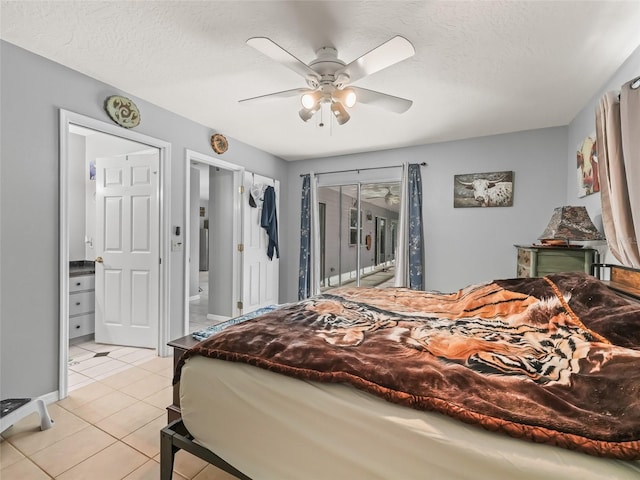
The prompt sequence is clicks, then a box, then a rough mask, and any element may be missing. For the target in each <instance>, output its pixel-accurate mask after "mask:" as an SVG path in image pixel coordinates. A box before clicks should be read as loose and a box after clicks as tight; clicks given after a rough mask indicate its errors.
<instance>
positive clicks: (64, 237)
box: [58, 108, 171, 399]
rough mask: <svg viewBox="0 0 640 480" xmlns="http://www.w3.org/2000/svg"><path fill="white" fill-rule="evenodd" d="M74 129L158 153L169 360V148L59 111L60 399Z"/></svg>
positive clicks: (162, 335)
mask: <svg viewBox="0 0 640 480" xmlns="http://www.w3.org/2000/svg"><path fill="white" fill-rule="evenodd" d="M72 124H73V125H78V126H81V127H85V128H89V129H91V130H95V131H98V132H100V133H104V134H107V135H113V136H116V137H120V138H124V139H127V140H131V141H134V142H138V143H142V144H144V145H148V146H150V147H154V148H157V149H158V150H159V153H160V168H159V170H160V182H159V192H158V202H159V205H158V206H159V211H158V214H159V232H158V234H159V242H160V252H159V253H160V271H159V285H158V303H159V304H158V346H157V352H158V355H159V356H161V357H167V356H169V353H170V352H169V347H168V346H167V342H168V341H169V327H170V324H169V312H170V309H169V305H170V298H169V296H170V292H169V286H170V279H171V276H170V273H171V272H170V261H169V260H170V258H171V255H170V247H171V238H170V229H169V225H170V224H171V217H170V214H171V209H170V206H171V198H170V192H171V188H170V186H171V178H170V174H171V168H170V160H171V144H170V143H169V142H166V141H164V140H160V139H158V138H154V137H150V136H148V135H144V134H142V133H138V132H135V131H131V130H127V129H124V128H121V127H118V126H116V125H114V124H111V123H106V122H103V121H101V120H97V119H95V118H92V117H87V116H85V115H82V114H79V113H75V112H71V111H69V110H64V109H62V108H61V109H60V110H59V144H60V151H59V158H60V178H59V183H60V190H59V202H60V210H59V212H60V219H59V227H60V236H59V249H60V250H59V253H60V259H59V260H60V266H59V272H60V275H59V282H60V312H59V316H60V318H59V323H60V349H59V350H60V365H59V381H58V394H59V397H60V399H62V398H65V397H66V396H67V394H68V362H69V300H68V297H69V181H68V175H69V126H70V125H72Z"/></svg>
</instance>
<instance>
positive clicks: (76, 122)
mask: <svg viewBox="0 0 640 480" xmlns="http://www.w3.org/2000/svg"><path fill="white" fill-rule="evenodd" d="M90 136H91V137H94V138H93V139H92V140H90V141H88V140H87V138H89V137H90ZM89 144H91V146H92V147H91V148H92V149H90V150H91V151H90V152H88V151H87V145H89ZM133 152H136V153H137V154H142V156H143V157H144V158H141V157H140V156H139V155H138V156H137V157H138V158H134V153H133ZM145 155H150V157H153V160H150V158H149V157H145ZM74 158H76V159H77V158H79V162H80V166H78V165H77V164H75V163H74ZM169 158H170V144H168V143H167V142H164V141H162V140H159V139H155V138H152V137H148V136H146V135H142V134H139V133H136V132H132V131H129V130H125V129H122V128H120V127H116V126H115V125H112V124H108V123H105V122H101V121H99V120H95V119H92V118H90V117H85V116H83V115H79V114H75V113H72V112H68V111H65V110H60V268H59V271H60V369H59V372H60V373H59V395H60V398H64V397H66V396H67V393H68V369H67V367H68V362H69V339H70V327H71V326H73V329H74V331H77V330H79V331H80V333H81V334H82V335H92V334H93V332H91V331H90V330H91V326H93V329H94V332H95V327H96V324H95V321H96V316H98V317H99V318H102V322H103V323H104V326H108V327H117V322H115V321H113V320H114V318H118V319H121V318H123V317H121V316H120V315H119V312H121V311H122V310H128V311H129V312H133V314H132V315H131V317H132V318H133V322H134V323H140V325H136V328H135V329H137V327H138V326H144V327H145V329H146V327H147V326H148V327H149V328H148V329H146V333H144V334H143V335H142V339H141V341H143V342H145V344H146V345H147V346H151V347H153V348H155V352H157V355H160V356H167V355H168V354H169V351H168V347H167V346H166V343H167V341H168V338H167V337H168V328H169V323H168V302H169V293H168V280H167V279H168V273H167V268H168V261H164V262H163V261H162V259H163V258H165V259H168V258H169V255H168V251H169V250H168V248H169V235H168V233H169V228H168V225H169V220H168V209H167V208H165V205H166V203H167V202H168V198H167V197H168V192H169V188H168V186H169V179H168V168H167V164H168V159H169ZM109 159H112V160H113V162H114V163H113V164H111V163H109V162H110V160H109ZM117 161H121V162H122V163H123V165H120V166H118V167H117V168H111V167H112V166H115V162H117ZM105 162H106V163H105ZM101 164H102V167H103V171H102V172H101V173H100V174H98V173H96V172H97V170H96V169H99V168H100V165H101ZM134 164H135V165H134ZM105 166H106V167H105ZM105 168H106V169H105ZM125 170H127V173H124V171H125ZM92 176H93V177H94V179H93V180H92V178H91V177H92ZM96 180H98V181H99V182H100V183H101V187H100V188H96V187H95V186H93V188H95V192H96V194H95V197H94V196H93V193H92V192H91V189H90V188H89V186H91V183H90V182H92V181H96ZM75 182H78V183H75ZM127 182H128V183H129V184H131V185H132V186H133V188H134V190H135V188H137V186H139V185H143V184H144V185H146V186H145V188H147V190H148V191H147V193H145V194H144V195H139V196H136V195H133V196H132V195H129V196H128V197H127V198H125V197H124V196H122V195H123V193H122V192H120V197H119V198H117V197H116V196H109V197H108V198H106V197H104V193H105V191H107V190H108V189H107V190H103V189H102V187H105V186H108V187H114V186H116V185H118V184H123V183H127ZM88 185H89V186H88ZM136 192H137V190H136ZM101 194H102V195H103V197H100V195H101ZM125 196H126V195H125ZM134 197H135V198H134ZM79 198H80V199H81V200H78V199H79ZM87 198H88V199H89V201H88V202H87V201H86V199H87ZM92 199H95V200H94V204H95V202H97V203H99V204H100V205H101V206H102V207H105V206H106V210H103V211H102V212H101V213H100V212H98V209H97V208H96V209H95V210H93V207H87V205H88V204H90V203H91V200H92ZM124 204H129V206H130V207H131V208H128V209H127V208H120V206H121V205H124ZM81 205H82V207H81ZM79 210H80V211H79ZM98 215H102V217H100V218H98ZM140 215H142V216H144V219H145V221H141V222H137V221H132V218H133V217H135V218H136V219H140V218H142V217H141V216H140ZM92 221H93V226H92ZM142 226H144V228H142ZM125 227H126V228H130V229H132V231H130V232H129V234H126V232H123V231H122V228H125ZM99 229H102V230H101V231H100V230H99ZM125 237H127V238H128V239H129V240H132V242H133V243H131V244H129V245H127V246H125V245H124V243H120V244H118V242H120V239H124V238H125ZM127 241H128V240H127ZM122 242H124V240H123V241H122ZM96 249H100V252H98V251H97V250H96ZM125 250H127V251H134V252H140V253H142V252H144V255H142V256H144V257H145V258H146V262H147V264H148V265H153V268H152V269H151V270H149V269H146V270H145V268H142V267H140V268H138V267H139V265H138V264H137V263H135V265H133V266H134V269H135V272H131V273H130V274H127V273H126V272H125V271H124V270H123V268H120V267H121V266H118V265H117V261H116V260H115V258H114V257H112V256H111V255H112V254H117V253H119V252H121V251H125ZM107 252H108V254H107ZM94 255H95V256H94ZM105 259H106V261H105ZM137 261H138V258H136V259H132V258H128V259H125V261H124V265H125V266H126V268H131V266H132V262H137ZM71 262H77V263H75V265H78V263H82V267H83V268H84V267H85V266H86V267H87V268H86V269H84V270H83V271H82V272H81V273H82V274H83V275H82V276H81V277H82V279H81V280H79V279H75V280H74V281H72V280H71V277H70V274H71V269H72V263H71ZM96 264H97V265H98V267H99V268H98V269H99V270H100V275H102V277H101V279H100V280H99V281H98V282H96V277H95V276H93V277H92V276H91V273H93V274H94V275H95V272H96V271H97V270H98V269H96ZM92 265H93V269H92V268H91V266H92ZM74 268H75V267H74ZM128 281H130V282H133V283H131V284H126V285H125V283H126V282H128ZM78 283H80V285H77V284H78ZM76 287H77V288H76ZM118 291H119V292H122V291H125V292H129V295H128V298H126V296H124V295H122V296H120V298H119V300H118V302H119V303H118V306H117V309H116V308H115V307H114V305H115V304H114V302H113V299H114V297H113V296H109V295H112V294H114V292H118ZM131 292H134V293H135V292H137V294H135V295H131ZM142 293H144V294H145V295H141V294H142ZM72 295H74V297H72ZM106 297H109V298H106ZM122 302H128V304H127V305H124V304H123V303H122ZM107 307H108V308H107ZM92 310H93V311H92ZM96 313H97V315H96ZM72 319H73V320H72ZM129 320H131V318H130V319H129ZM72 321H73V324H72ZM118 321H120V320H118ZM92 322H94V323H93V325H91V324H92ZM123 326H125V325H123ZM128 326H130V322H129V325H128ZM141 330H142V329H141ZM74 335H75V334H74ZM147 337H148V338H147ZM127 338H128V337H119V338H117V339H116V338H110V337H109V336H108V335H107V336H106V337H104V338H103V341H105V342H108V343H119V344H120V343H122V342H125V343H126V342H127V341H128V340H127ZM137 341H138V340H134V341H132V345H133V344H136V342H137Z"/></svg>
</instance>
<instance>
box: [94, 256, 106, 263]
mask: <svg viewBox="0 0 640 480" xmlns="http://www.w3.org/2000/svg"><path fill="white" fill-rule="evenodd" d="M102 262H104V260H102V257H96V263H102Z"/></svg>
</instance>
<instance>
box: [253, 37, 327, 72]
mask: <svg viewBox="0 0 640 480" xmlns="http://www.w3.org/2000/svg"><path fill="white" fill-rule="evenodd" d="M247 45H250V46H251V47H253V48H255V49H256V50H258V51H259V52H260V53H263V54H264V55H266V56H267V57H269V58H271V59H273V60H275V61H276V62H278V63H280V64H282V65H284V66H285V67H287V68H289V69H290V70H293V71H294V72H296V73H297V74H298V75H302V76H303V77H304V78H305V79H306V80H307V81H309V80H313V81H315V83H316V84H318V83H319V81H320V77H319V75H318V74H317V73H316V72H315V71H314V70H313V69H312V68H311V67H309V66H308V65H307V64H306V63H304V62H303V61H301V60H299V59H297V58H296V57H294V56H293V55H291V54H290V53H289V52H287V51H286V50H285V49H284V48H282V47H281V46H280V45H278V44H277V43H275V42H274V41H273V40H271V39H269V38H266V37H253V38H250V39H249V40H247Z"/></svg>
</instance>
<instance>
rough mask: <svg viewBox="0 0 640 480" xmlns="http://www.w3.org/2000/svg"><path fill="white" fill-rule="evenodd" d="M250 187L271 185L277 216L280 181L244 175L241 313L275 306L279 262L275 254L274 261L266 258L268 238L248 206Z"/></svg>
mask: <svg viewBox="0 0 640 480" xmlns="http://www.w3.org/2000/svg"><path fill="white" fill-rule="evenodd" d="M253 184H264V185H271V186H273V187H274V188H275V190H276V213H277V216H278V218H279V217H280V213H279V212H280V203H279V198H280V182H278V181H275V182H274V180H273V179H271V178H267V177H263V176H261V175H257V174H253V173H250V172H245V174H244V195H243V209H244V215H243V219H244V225H243V227H244V228H243V244H244V251H243V259H242V261H243V276H242V277H243V279H242V304H243V309H242V311H243V313H248V312H252V311H254V310H256V309H258V308H261V307H265V306H267V305H275V304H277V303H278V283H279V267H280V260H279V259H278V258H277V257H276V255H275V253H274V255H273V259H272V260H269V257H268V256H267V245H268V237H267V233H266V230H265V229H264V228H262V227H261V226H260V216H261V214H262V209H261V208H254V207H251V206H250V205H249V192H250V191H251V186H252V185H253ZM279 234H280V235H281V232H279Z"/></svg>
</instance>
